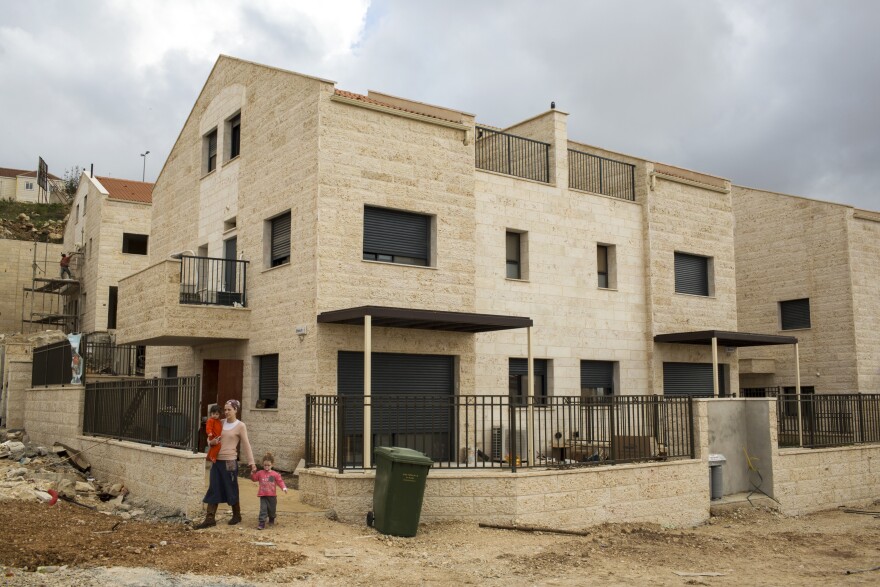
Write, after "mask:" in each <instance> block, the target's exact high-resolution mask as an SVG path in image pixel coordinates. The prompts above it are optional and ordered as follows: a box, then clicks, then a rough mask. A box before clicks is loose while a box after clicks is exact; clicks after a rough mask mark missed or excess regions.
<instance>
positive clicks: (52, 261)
mask: <svg viewBox="0 0 880 587" xmlns="http://www.w3.org/2000/svg"><path fill="white" fill-rule="evenodd" d="M35 248H36V251H35V250H34V249H35ZM61 250H62V246H61V245H56V244H51V243H33V242H28V241H19V240H10V239H0V334H12V333H15V332H21V331H22V312H26V313H27V315H28V316H29V314H30V311H31V307H30V301H31V296H32V295H33V294H32V293H29V292H25V289H26V288H30V287H31V285H32V279H33V277H34V274H35V271H34V267H33V265H34V263H35V262H36V263H37V271H36V276H37V277H43V276H44V275H43V272H44V271H51V272H52V274H51V276H52V277H55V276H56V275H57V274H58V260H59V257H60V253H61ZM35 253H36V254H35ZM37 295H38V298H40V299H37V300H36V302H35V303H36V307H35V308H34V309H35V310H36V311H40V305H41V304H43V303H44V302H46V303H48V302H49V300H43V299H42V298H41V295H40V294H37Z"/></svg>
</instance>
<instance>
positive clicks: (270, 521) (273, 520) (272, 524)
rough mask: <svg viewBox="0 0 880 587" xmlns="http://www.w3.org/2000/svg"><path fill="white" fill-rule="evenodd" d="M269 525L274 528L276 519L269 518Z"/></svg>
mask: <svg viewBox="0 0 880 587" xmlns="http://www.w3.org/2000/svg"><path fill="white" fill-rule="evenodd" d="M269 525H270V526H274V525H275V518H269Z"/></svg>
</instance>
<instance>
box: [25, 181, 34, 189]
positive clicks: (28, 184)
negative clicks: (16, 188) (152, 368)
mask: <svg viewBox="0 0 880 587" xmlns="http://www.w3.org/2000/svg"><path fill="white" fill-rule="evenodd" d="M24 189H26V190H32V189H34V182H32V181H26V182H24Z"/></svg>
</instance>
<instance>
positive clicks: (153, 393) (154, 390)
mask: <svg viewBox="0 0 880 587" xmlns="http://www.w3.org/2000/svg"><path fill="white" fill-rule="evenodd" d="M160 381H161V380H160V379H152V380H151V383H150V402H149V404H148V405H150V411H149V413H150V414H152V416H153V417H152V418H151V419H152V421H153V422H152V424H153V425H152V426H150V446H156V437H157V436H158V435H159V434H158V428H159V386H160V385H161V384H160V383H159V382H160Z"/></svg>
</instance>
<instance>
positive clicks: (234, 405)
mask: <svg viewBox="0 0 880 587" xmlns="http://www.w3.org/2000/svg"><path fill="white" fill-rule="evenodd" d="M226 405H227V406H231V407H232V409H233V410H235V411H236V413H237V412H238V410H240V409H241V402H240V401H238V400H237V399H231V400H229V401H227V402H226Z"/></svg>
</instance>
